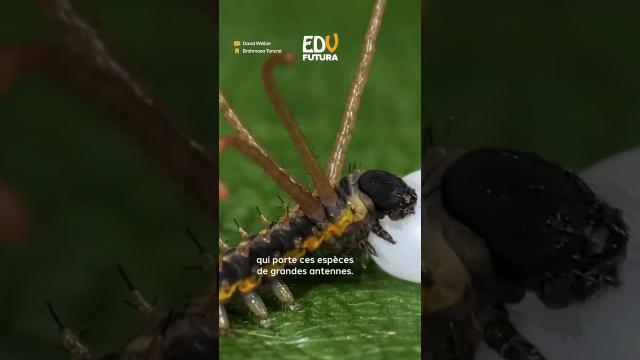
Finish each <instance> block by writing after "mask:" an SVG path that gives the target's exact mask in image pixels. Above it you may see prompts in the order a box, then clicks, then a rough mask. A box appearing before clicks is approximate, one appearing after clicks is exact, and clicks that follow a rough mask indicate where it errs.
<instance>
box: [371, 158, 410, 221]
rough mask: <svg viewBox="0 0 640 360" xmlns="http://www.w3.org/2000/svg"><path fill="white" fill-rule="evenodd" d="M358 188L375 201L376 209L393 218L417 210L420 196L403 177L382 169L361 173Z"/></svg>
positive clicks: (402, 216) (396, 218)
mask: <svg viewBox="0 0 640 360" xmlns="http://www.w3.org/2000/svg"><path fill="white" fill-rule="evenodd" d="M358 189H360V191H361V192H362V193H364V194H365V195H367V196H368V197H369V198H370V199H371V201H372V202H373V206H374V207H375V210H376V211H377V212H378V213H379V214H381V215H382V216H384V215H387V216H389V218H390V219H391V220H399V219H402V218H404V217H406V216H408V215H411V214H413V213H414V212H415V206H416V202H417V200H418V197H417V196H416V192H415V190H413V189H412V188H411V187H409V185H407V183H405V182H404V181H403V180H402V179H401V178H399V177H397V176H395V175H393V174H390V173H388V172H386V171H382V170H369V171H365V172H364V173H362V175H360V177H359V179H358Z"/></svg>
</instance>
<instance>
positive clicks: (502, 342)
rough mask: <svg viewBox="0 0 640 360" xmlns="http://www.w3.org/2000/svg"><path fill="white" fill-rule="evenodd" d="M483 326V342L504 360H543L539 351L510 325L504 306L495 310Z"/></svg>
mask: <svg viewBox="0 0 640 360" xmlns="http://www.w3.org/2000/svg"><path fill="white" fill-rule="evenodd" d="M495 310H496V311H497V312H494V313H493V315H492V317H493V319H492V320H490V321H488V322H486V323H485V324H486V325H484V340H485V342H486V344H487V345H488V346H489V347H490V348H492V349H493V350H495V351H496V352H497V353H498V354H500V356H501V357H502V358H503V359H506V360H545V357H544V356H542V354H541V353H540V351H539V350H538V349H537V348H536V347H535V345H533V344H532V343H531V342H529V341H528V340H527V339H525V338H524V336H522V334H520V333H519V332H518V330H516V328H515V327H514V326H513V325H512V324H511V321H510V320H509V315H508V313H507V310H506V309H505V308H504V306H499V307H498V308H496V309H495Z"/></svg>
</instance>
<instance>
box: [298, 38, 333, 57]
mask: <svg viewBox="0 0 640 360" xmlns="http://www.w3.org/2000/svg"><path fill="white" fill-rule="evenodd" d="M338 43H339V39H338V34H336V33H333V43H332V42H331V36H330V35H326V36H324V37H323V36H319V35H306V36H304V37H303V38H302V61H338V54H336V53H335V52H336V49H338Z"/></svg>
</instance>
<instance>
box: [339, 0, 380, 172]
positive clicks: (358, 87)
mask: <svg viewBox="0 0 640 360" xmlns="http://www.w3.org/2000/svg"><path fill="white" fill-rule="evenodd" d="M386 5H387V1H386V0H377V1H376V3H375V5H374V6H373V11H372V13H371V17H370V18H369V26H368V27H367V32H366V33H365V35H364V44H363V45H362V52H361V53H360V62H359V63H358V68H357V69H356V74H355V77H354V78H353V81H352V82H351V88H350V90H349V96H348V97H347V101H346V103H345V107H344V112H343V113H342V121H341V123H340V129H339V130H338V134H337V135H336V140H335V143H334V145H333V152H332V153H331V157H330V158H329V161H328V163H327V171H326V174H327V178H328V179H329V181H330V182H331V183H332V184H335V183H337V182H338V180H340V176H341V175H342V168H343V167H344V162H345V159H346V157H347V149H348V147H349V142H350V141H351V135H352V133H353V128H354V127H355V124H356V119H357V115H358V110H359V109H360V101H361V100H362V94H363V93H364V88H365V85H366V84H367V80H368V79H369V70H370V69H371V62H372V61H373V56H374V54H375V52H376V40H377V39H378V32H379V31H380V26H381V25H382V17H383V15H384V9H385V6H386Z"/></svg>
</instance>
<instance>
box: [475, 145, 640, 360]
mask: <svg viewBox="0 0 640 360" xmlns="http://www.w3.org/2000/svg"><path fill="white" fill-rule="evenodd" d="M580 175H581V177H582V178H583V179H584V180H585V182H586V183H587V184H589V186H591V188H592V189H593V191H594V192H595V193H596V194H597V195H598V196H599V197H600V198H602V199H603V200H605V201H606V202H607V203H609V205H611V206H613V207H616V208H618V209H620V210H621V211H622V215H623V217H624V219H625V221H626V223H627V225H628V226H629V228H630V230H631V237H630V239H629V245H628V249H627V250H628V253H627V258H626V260H625V262H624V263H623V264H622V265H621V267H620V273H621V279H622V284H621V285H620V287H618V288H616V289H610V290H608V291H607V292H605V293H603V294H601V295H600V296H596V297H594V298H592V299H589V300H588V301H586V302H585V303H584V304H576V305H572V306H570V307H567V308H564V309H548V308H546V307H545V306H544V305H542V303H541V302H540V301H539V300H538V299H537V298H536V297H535V296H532V295H528V296H527V297H526V298H525V300H524V301H522V302H521V303H519V304H517V305H514V306H511V307H509V313H510V314H511V318H512V320H513V323H514V325H515V326H516V328H518V330H520V332H522V334H523V335H524V336H525V337H526V338H527V339H528V340H529V341H531V342H532V343H533V344H535V345H536V346H537V347H538V348H539V349H540V351H541V352H542V354H543V355H544V356H545V357H546V358H547V359H550V360H553V359H570V358H574V359H583V360H601V359H615V360H632V359H633V360H634V359H637V358H638V356H640V342H638V339H639V338H640V312H638V311H637V308H638V304H639V303H640V237H638V234H640V149H635V150H631V151H627V152H624V153H622V154H618V155H616V156H612V157H610V158H608V159H606V160H604V161H601V162H599V163H597V164H596V165H594V166H593V167H591V168H589V169H587V170H586V171H584V172H582V173H581V174H580ZM475 359H476V360H499V359H500V357H499V356H498V355H497V354H496V353H495V352H493V351H491V350H489V349H488V348H487V347H486V346H482V348H481V349H480V351H479V353H478V354H476V357H475Z"/></svg>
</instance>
